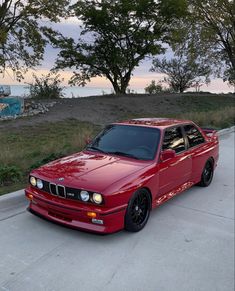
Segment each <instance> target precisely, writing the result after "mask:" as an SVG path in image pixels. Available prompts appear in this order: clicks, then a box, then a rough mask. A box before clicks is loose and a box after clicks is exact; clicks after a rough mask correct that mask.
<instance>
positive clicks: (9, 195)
mask: <svg viewBox="0 0 235 291" xmlns="http://www.w3.org/2000/svg"><path fill="white" fill-rule="evenodd" d="M232 132H235V126H232V127H229V128H224V129H221V130H219V131H218V135H219V136H224V135H226V134H229V133H232ZM20 195H24V189H21V190H18V191H15V192H12V193H6V194H4V195H2V196H0V201H4V200H6V199H9V198H14V197H18V196H20Z"/></svg>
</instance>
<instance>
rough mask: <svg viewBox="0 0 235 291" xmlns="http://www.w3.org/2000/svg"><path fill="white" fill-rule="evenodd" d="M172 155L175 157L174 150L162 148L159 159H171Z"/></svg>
mask: <svg viewBox="0 0 235 291" xmlns="http://www.w3.org/2000/svg"><path fill="white" fill-rule="evenodd" d="M174 157H175V151H174V150H171V149H169V150H164V151H162V152H161V156H160V159H161V161H162V162H163V161H166V160H169V159H173V158H174Z"/></svg>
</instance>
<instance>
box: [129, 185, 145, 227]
mask: <svg viewBox="0 0 235 291" xmlns="http://www.w3.org/2000/svg"><path fill="white" fill-rule="evenodd" d="M150 210H151V198H150V194H149V192H148V191H147V190H145V189H140V190H137V191H136V192H135V193H134V194H133V196H132V197H131V199H130V201H129V203H128V206H127V210H126V214H125V229H126V230H127V231H131V232H137V231H140V230H141V229H143V228H144V226H145V225H146V223H147V221H148V219H149V214H150Z"/></svg>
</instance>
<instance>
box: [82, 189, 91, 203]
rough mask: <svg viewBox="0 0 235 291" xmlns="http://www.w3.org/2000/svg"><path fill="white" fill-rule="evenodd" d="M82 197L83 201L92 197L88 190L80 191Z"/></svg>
mask: <svg viewBox="0 0 235 291" xmlns="http://www.w3.org/2000/svg"><path fill="white" fill-rule="evenodd" d="M80 197H81V199H82V201H84V202H87V201H88V200H89V199H90V195H89V193H88V192H87V191H84V190H83V191H81V192H80Z"/></svg>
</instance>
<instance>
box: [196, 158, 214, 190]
mask: <svg viewBox="0 0 235 291" xmlns="http://www.w3.org/2000/svg"><path fill="white" fill-rule="evenodd" d="M213 175H214V167H213V162H212V161H211V160H208V161H207V162H206V164H205V167H204V169H203V172H202V176H201V181H200V182H199V186H202V187H207V186H209V185H210V183H211V181H212V179H213Z"/></svg>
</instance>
